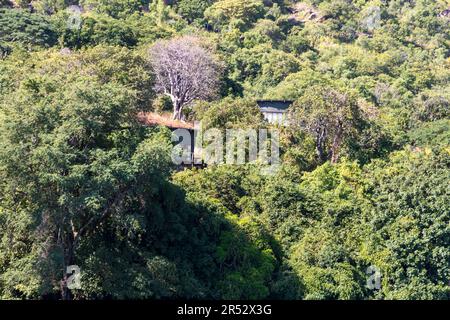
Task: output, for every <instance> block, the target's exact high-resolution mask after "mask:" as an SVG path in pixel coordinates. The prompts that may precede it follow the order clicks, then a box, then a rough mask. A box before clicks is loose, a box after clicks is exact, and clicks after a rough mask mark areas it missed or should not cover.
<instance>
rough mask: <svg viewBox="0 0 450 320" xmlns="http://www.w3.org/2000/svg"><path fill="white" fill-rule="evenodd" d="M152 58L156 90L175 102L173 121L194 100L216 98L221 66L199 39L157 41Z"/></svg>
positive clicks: (187, 37)
mask: <svg viewBox="0 0 450 320" xmlns="http://www.w3.org/2000/svg"><path fill="white" fill-rule="evenodd" d="M150 58H151V63H152V66H153V70H154V73H155V76H156V83H155V90H156V91H157V92H159V93H163V94H165V95H167V96H168V97H170V99H171V100H172V103H173V118H174V119H181V114H182V111H183V108H184V107H185V106H187V105H189V104H190V103H192V102H193V101H194V100H209V99H211V98H213V97H214V96H216V94H217V89H218V86H219V75H220V71H221V64H220V63H219V62H218V61H217V60H216V59H215V57H214V55H213V54H212V52H210V51H209V50H208V49H206V48H204V47H203V46H201V45H200V41H199V39H197V38H195V37H190V36H185V37H179V38H174V39H171V40H160V41H157V42H156V43H155V45H153V47H152V48H151V51H150Z"/></svg>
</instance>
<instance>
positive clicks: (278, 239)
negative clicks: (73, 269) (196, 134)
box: [0, 0, 450, 299]
mask: <svg viewBox="0 0 450 320" xmlns="http://www.w3.org/2000/svg"><path fill="white" fill-rule="evenodd" d="M449 9H450V1H448V0H438V1H432V0H370V1H366V0H357V1H348V0H305V1H294V0H151V1H150V0H80V1H76V0H74V1H70V0H17V1H12V0H0V298H2V299H60V298H62V299H100V298H113V299H125V298H131V299H143V298H147V299H148V298H156V299H161V298H203V299H266V298H271V299H449V298H450V286H449V283H450V201H449V199H450V189H449V185H450V183H449V182H450V11H449ZM177 41H178V42H180V41H182V42H184V44H183V45H184V47H183V46H181V48H182V50H181V53H184V52H187V51H192V52H194V53H195V54H201V56H202V57H205V59H206V60H205V59H203V60H198V59H197V60H186V61H188V63H187V66H188V67H189V66H191V67H192V65H193V62H192V61H195V63H194V65H195V66H201V67H200V69H201V68H208V66H210V67H211V68H212V66H214V68H213V69H211V72H210V73H208V77H207V79H206V78H202V79H203V80H202V81H201V82H200V83H199V84H198V86H197V87H198V88H202V86H201V85H202V84H205V81H207V82H206V83H207V84H208V86H209V87H210V89H211V92H212V91H214V94H196V95H193V98H192V99H189V101H188V103H186V104H185V105H183V107H180V106H179V107H178V109H176V110H175V111H179V114H178V115H177V117H178V118H181V113H183V118H185V119H188V120H194V119H195V120H201V121H202V123H203V125H204V126H205V127H206V128H217V129H219V130H225V129H230V128H243V129H246V128H263V127H267V126H269V124H268V123H267V122H265V121H264V120H263V118H262V116H261V114H260V113H259V111H258V109H257V106H256V100H258V99H269V100H270V99H272V100H275V99H282V100H292V101H294V102H293V104H292V105H291V107H290V108H289V111H288V113H289V119H291V120H290V125H289V126H283V127H277V129H278V130H279V131H280V144H281V160H282V163H281V166H280V168H279V170H278V171H276V172H275V173H273V174H272V175H268V174H265V173H264V170H262V168H261V166H260V164H251V163H249V164H245V165H227V164H223V165H212V166H209V167H208V168H206V169H188V170H184V171H179V170H176V169H177V168H176V167H175V166H174V165H173V163H172V160H171V157H170V153H171V150H172V147H173V146H172V142H171V134H170V131H169V130H168V129H167V128H165V127H146V126H142V124H141V123H139V122H138V120H137V115H138V114H139V113H140V112H142V111H155V112H165V111H172V108H173V105H172V103H175V102H174V101H178V100H176V99H175V100H174V99H172V97H170V98H169V96H170V95H167V94H166V95H165V94H164V92H165V90H164V87H162V86H161V83H163V82H161V81H160V82H159V84H160V85H159V86H158V81H159V80H158V79H159V78H158V77H160V76H161V75H162V76H165V75H167V73H165V72H164V71H161V70H159V69H158V68H156V65H155V59H154V56H155V52H159V53H161V55H162V54H164V53H167V52H168V51H167V49H166V48H167V43H177ZM189 41H191V42H189ZM186 42H187V43H186ZM158 46H159V47H158ZM155 48H157V49H158V50H159V51H158V50H156V49H155ZM177 48H179V47H177ZM183 48H184V49H183ZM187 48H190V49H189V50H188V49H187ZM155 50H156V51H155ZM181 55H182V54H181ZM170 57H173V55H170ZM177 57H178V56H177ZM180 59H181V58H176V59H175V60H176V61H180ZM199 61H200V62H202V61H203V62H204V63H200V62H199ZM205 61H207V62H205ZM197 62H198V64H197ZM168 65H170V63H169V64H168ZM180 65H181V64H180ZM188 67H187V69H186V70H187V71H186V72H189V78H188V79H190V80H189V81H191V82H189V83H190V84H191V83H192V81H195V79H197V78H199V77H200V76H199V75H196V74H195V73H191V71H192V69H194V70H195V68H191V69H189V68H188ZM175 69H176V68H175ZM158 70H159V71H158ZM164 70H166V69H164ZM175 71H176V70H175ZM197 71H198V70H197ZM213 77H217V78H213ZM192 79H194V80H192ZM212 86H214V88H212ZM197 87H196V88H197ZM203 87H204V86H203ZM158 88H159V89H158ZM213 89H214V90H213ZM174 90H175V89H174ZM169 91H170V88H169ZM179 92H181V93H183V91H182V90H181V89H180V90H179ZM202 93H204V92H202ZM172 96H173V95H172ZM185 100H186V101H187V99H185ZM69 265H77V266H79V268H80V270H81V284H82V285H81V287H80V288H78V289H73V290H69V288H68V287H67V274H66V273H65V270H66V267H67V266H69ZM374 269H376V270H378V271H377V272H378V274H379V275H381V283H380V286H378V287H377V288H373V287H371V286H368V285H367V283H368V277H370V276H371V275H370V274H368V273H367V270H374Z"/></svg>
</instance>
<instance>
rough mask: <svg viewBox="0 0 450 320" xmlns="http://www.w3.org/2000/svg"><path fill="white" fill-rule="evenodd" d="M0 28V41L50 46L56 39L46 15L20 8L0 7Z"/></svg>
mask: <svg viewBox="0 0 450 320" xmlns="http://www.w3.org/2000/svg"><path fill="white" fill-rule="evenodd" d="M0 30H1V31H0V43H2V42H12V41H14V42H18V43H21V44H23V45H25V46H27V47H32V46H41V47H51V46H53V45H54V44H55V43H56V41H57V34H56V31H55V28H54V26H53V25H52V24H51V22H50V21H49V20H48V18H47V17H46V16H44V15H39V14H32V13H30V12H28V11H25V10H21V9H9V10H8V9H0Z"/></svg>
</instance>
